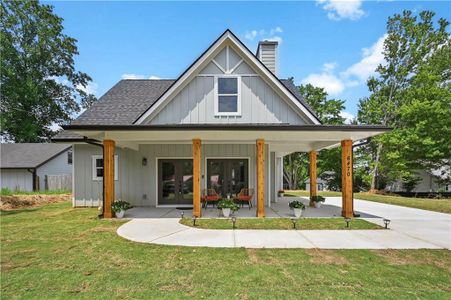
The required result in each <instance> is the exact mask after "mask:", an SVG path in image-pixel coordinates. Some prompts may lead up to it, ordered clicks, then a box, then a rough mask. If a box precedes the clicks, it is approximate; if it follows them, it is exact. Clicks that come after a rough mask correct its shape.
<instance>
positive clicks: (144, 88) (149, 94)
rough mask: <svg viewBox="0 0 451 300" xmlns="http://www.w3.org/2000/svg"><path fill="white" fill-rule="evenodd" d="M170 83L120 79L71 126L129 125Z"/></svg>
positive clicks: (63, 135)
mask: <svg viewBox="0 0 451 300" xmlns="http://www.w3.org/2000/svg"><path fill="white" fill-rule="evenodd" d="M280 81H281V82H282V84H283V85H284V86H285V87H286V88H287V89H288V90H290V91H291V92H292V93H293V95H294V96H295V97H296V99H297V100H298V101H299V103H301V104H302V105H304V106H305V107H306V108H307V109H309V110H310V111H311V112H312V114H313V110H312V109H311V108H310V107H309V106H308V105H307V103H305V101H304V99H303V98H302V96H301V95H300V94H299V91H298V89H297V88H296V87H295V85H294V84H293V83H292V82H291V81H290V80H288V79H280ZM173 82H175V79H127V80H121V81H119V82H118V83H117V84H116V85H114V86H113V87H112V88H111V89H110V90H109V91H108V92H106V93H105V95H103V96H102V97H101V98H100V99H99V101H97V102H95V103H94V104H93V105H92V106H91V107H90V108H88V109H87V110H86V111H85V112H84V113H82V114H81V115H80V116H79V117H78V118H77V119H76V120H74V121H72V123H71V125H132V124H133V123H134V121H135V120H136V119H137V118H138V117H139V116H140V115H141V114H143V113H144V112H145V111H146V109H147V108H148V107H149V106H151V105H153V104H154V103H155V102H156V101H157V99H158V98H159V97H160V96H161V95H162V94H163V93H164V92H165V91H166V90H167V89H168V87H169V86H170V85H171V84H172V83H173ZM78 137H79V136H78ZM55 138H56V139H58V140H59V139H75V138H77V135H75V134H72V135H70V134H69V133H68V132H66V131H61V132H60V133H58V134H57V136H56V137H55Z"/></svg>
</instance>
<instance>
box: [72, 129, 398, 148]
mask: <svg viewBox="0 0 451 300" xmlns="http://www.w3.org/2000/svg"><path fill="white" fill-rule="evenodd" d="M65 129H67V130H71V131H73V132H75V133H77V134H79V135H82V136H86V137H88V138H92V139H97V140H99V141H101V140H104V139H111V140H114V141H116V143H117V145H118V146H121V147H128V148H132V149H137V147H138V145H139V144H152V143H179V144H188V143H189V144H190V143H191V142H192V140H193V139H195V138H196V139H197V138H199V139H201V140H202V143H203V144H209V143H210V144H213V143H214V144H230V143H235V144H236V143H239V144H255V141H256V140H257V139H264V140H265V143H267V144H269V146H270V149H271V151H276V152H293V151H303V152H308V151H311V150H321V149H324V148H331V147H336V146H338V145H340V142H341V141H342V140H347V139H350V140H353V141H357V140H362V139H366V138H369V137H372V136H375V135H379V134H382V133H384V132H386V131H389V130H390V128H387V127H383V126H353V125H344V126H327V125H313V126H312V125H307V126H306V125H303V126H290V125H280V124H279V125H273V126H268V125H264V124H261V125H259V124H254V125H253V126H252V127H250V126H247V127H245V126H235V125H233V126H230V124H224V125H221V126H218V125H203V126H193V125H177V126H152V127H150V126H139V127H137V126H129V127H125V126H116V128H114V127H112V128H96V129H94V128H83V126H67V128H65Z"/></svg>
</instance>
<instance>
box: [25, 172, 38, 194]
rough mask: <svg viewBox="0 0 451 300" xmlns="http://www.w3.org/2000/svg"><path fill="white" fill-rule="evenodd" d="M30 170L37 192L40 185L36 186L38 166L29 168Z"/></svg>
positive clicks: (34, 188)
mask: <svg viewBox="0 0 451 300" xmlns="http://www.w3.org/2000/svg"><path fill="white" fill-rule="evenodd" d="M27 171H28V172H30V173H31V174H33V179H32V180H33V192H36V191H37V190H38V188H39V187H37V186H36V176H37V175H36V168H32V169H31V168H30V169H27Z"/></svg>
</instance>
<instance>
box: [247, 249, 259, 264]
mask: <svg viewBox="0 0 451 300" xmlns="http://www.w3.org/2000/svg"><path fill="white" fill-rule="evenodd" d="M246 252H247V255H248V257H249V261H250V262H251V264H253V265H256V264H258V261H259V260H258V256H257V250H256V249H246Z"/></svg>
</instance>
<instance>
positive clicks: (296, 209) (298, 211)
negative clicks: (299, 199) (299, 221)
mask: <svg viewBox="0 0 451 300" xmlns="http://www.w3.org/2000/svg"><path fill="white" fill-rule="evenodd" d="M293 212H294V216H295V217H296V218H299V217H300V216H301V215H302V209H300V208H293Z"/></svg>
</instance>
